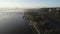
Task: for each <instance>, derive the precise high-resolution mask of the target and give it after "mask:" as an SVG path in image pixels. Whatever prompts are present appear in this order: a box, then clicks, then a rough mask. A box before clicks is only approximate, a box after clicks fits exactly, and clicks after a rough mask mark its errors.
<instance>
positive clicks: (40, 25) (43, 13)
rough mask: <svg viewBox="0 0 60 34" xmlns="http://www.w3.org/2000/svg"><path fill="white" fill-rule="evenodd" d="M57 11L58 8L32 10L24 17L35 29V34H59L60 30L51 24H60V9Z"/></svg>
mask: <svg viewBox="0 0 60 34" xmlns="http://www.w3.org/2000/svg"><path fill="white" fill-rule="evenodd" d="M56 9H57V8H41V9H37V10H36V9H35V10H31V9H30V10H28V11H27V12H25V14H24V16H25V18H26V19H27V20H29V25H32V26H33V27H34V28H35V29H33V31H34V33H35V31H36V32H37V33H38V34H40V33H42V34H58V33H59V32H60V30H59V29H57V28H55V27H54V26H52V25H50V24H49V23H50V22H49V20H54V21H57V23H60V18H59V17H60V12H59V11H60V10H59V9H60V8H58V9H57V10H56ZM51 22H52V21H51ZM57 27H58V26H57Z"/></svg>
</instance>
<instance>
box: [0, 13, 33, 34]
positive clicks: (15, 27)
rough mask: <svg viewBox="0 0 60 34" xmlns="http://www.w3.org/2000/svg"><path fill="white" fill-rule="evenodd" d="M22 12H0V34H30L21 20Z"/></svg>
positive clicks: (26, 25) (26, 24)
mask: <svg viewBox="0 0 60 34" xmlns="http://www.w3.org/2000/svg"><path fill="white" fill-rule="evenodd" d="M23 15H24V12H0V33H1V34H31V33H32V31H30V29H29V28H28V26H29V25H28V23H27V22H26V21H25V20H24V19H23Z"/></svg>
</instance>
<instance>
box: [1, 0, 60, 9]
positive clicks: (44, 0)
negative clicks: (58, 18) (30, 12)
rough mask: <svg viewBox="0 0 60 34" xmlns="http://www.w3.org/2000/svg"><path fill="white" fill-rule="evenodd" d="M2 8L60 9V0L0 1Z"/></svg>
mask: <svg viewBox="0 0 60 34" xmlns="http://www.w3.org/2000/svg"><path fill="white" fill-rule="evenodd" d="M1 7H19V8H39V7H60V0H0V8H1Z"/></svg>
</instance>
